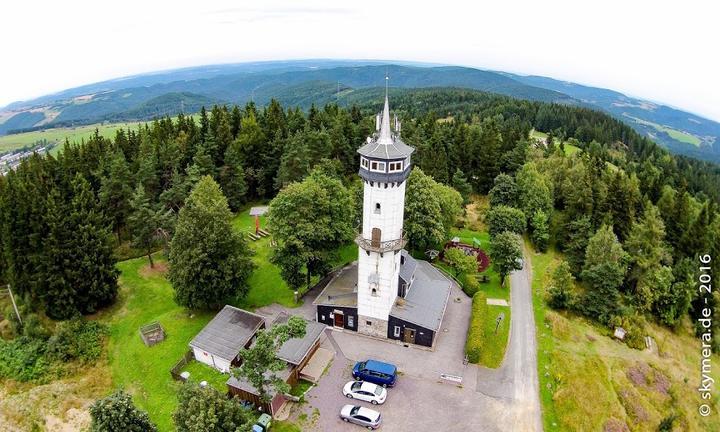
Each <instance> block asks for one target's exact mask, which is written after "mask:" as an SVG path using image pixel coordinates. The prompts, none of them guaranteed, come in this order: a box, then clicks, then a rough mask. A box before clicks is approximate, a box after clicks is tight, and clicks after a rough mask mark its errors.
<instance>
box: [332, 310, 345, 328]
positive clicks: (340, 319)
mask: <svg viewBox="0 0 720 432" xmlns="http://www.w3.org/2000/svg"><path fill="white" fill-rule="evenodd" d="M334 315H335V322H334V324H335V327H340V328H343V327H345V315H344V314H343V313H342V312H338V311H335V314H334Z"/></svg>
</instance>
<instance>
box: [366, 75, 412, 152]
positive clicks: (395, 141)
mask: <svg viewBox="0 0 720 432" xmlns="http://www.w3.org/2000/svg"><path fill="white" fill-rule="evenodd" d="M387 80H388V77H385V106H384V107H383V112H382V119H381V121H380V131H379V132H377V133H376V134H374V135H373V136H372V137H370V139H369V141H368V143H367V144H365V145H364V146H362V147H360V149H358V153H360V154H361V155H363V156H366V157H369V158H373V159H403V158H406V157H408V156H410V155H411V154H412V152H414V151H415V149H414V148H412V147H410V146H409V145H407V144H405V143H404V142H402V140H401V139H400V135H399V134H397V133H393V131H392V129H391V128H390V103H389V101H388V87H387Z"/></svg>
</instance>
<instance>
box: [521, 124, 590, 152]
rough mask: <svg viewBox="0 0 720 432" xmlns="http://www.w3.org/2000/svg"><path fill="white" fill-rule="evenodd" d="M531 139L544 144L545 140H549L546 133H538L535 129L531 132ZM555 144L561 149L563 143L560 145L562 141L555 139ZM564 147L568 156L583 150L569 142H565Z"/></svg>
mask: <svg viewBox="0 0 720 432" xmlns="http://www.w3.org/2000/svg"><path fill="white" fill-rule="evenodd" d="M530 138H535V139H538V140H543V142H544V141H545V140H547V134H546V133H545V132H540V131H536V130H535V129H533V130H532V131H530ZM553 142H554V143H555V145H556V146H557V147H560V144H561V143H560V139H559V138H558V137H555V138H553ZM564 147H565V155H566V156H572V155H574V154H575V153H577V152H579V151H580V150H581V148H580V147H578V146H575V145H572V144H570V143H569V142H567V141H565V145H564Z"/></svg>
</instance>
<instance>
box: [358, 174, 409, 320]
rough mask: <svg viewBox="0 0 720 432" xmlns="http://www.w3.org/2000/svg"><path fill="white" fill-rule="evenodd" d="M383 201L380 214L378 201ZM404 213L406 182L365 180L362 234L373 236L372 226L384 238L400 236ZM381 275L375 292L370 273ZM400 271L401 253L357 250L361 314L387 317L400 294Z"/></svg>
mask: <svg viewBox="0 0 720 432" xmlns="http://www.w3.org/2000/svg"><path fill="white" fill-rule="evenodd" d="M376 203H380V213H379V214H376V213H375V204H376ZM404 213H405V182H402V183H401V184H400V185H399V186H391V185H389V184H388V187H387V188H386V187H385V184H384V183H374V185H373V186H370V183H368V182H365V183H364V191H363V228H362V229H363V237H364V238H366V239H368V240H369V239H371V238H372V229H373V228H380V230H381V231H382V232H381V239H380V240H381V241H389V240H395V239H399V238H400V237H401V235H402V227H403V217H404ZM375 273H377V274H378V275H379V283H378V287H377V290H376V295H375V296H373V295H372V289H371V287H370V283H369V277H370V275H371V274H375ZM399 273H400V253H399V252H398V253H397V254H395V253H394V252H392V251H390V252H386V253H384V254H383V256H382V257H381V256H380V254H379V253H375V252H371V253H370V255H369V256H368V254H367V252H366V251H365V250H363V249H362V248H359V251H358V315H360V316H365V317H372V318H377V319H382V320H387V319H388V316H389V315H390V309H391V308H392V305H393V303H394V302H395V298H396V297H397V286H398V276H399Z"/></svg>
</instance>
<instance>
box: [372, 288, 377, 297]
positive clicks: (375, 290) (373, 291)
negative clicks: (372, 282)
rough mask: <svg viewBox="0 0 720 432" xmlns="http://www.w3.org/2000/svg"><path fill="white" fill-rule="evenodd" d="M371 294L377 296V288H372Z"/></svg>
mask: <svg viewBox="0 0 720 432" xmlns="http://www.w3.org/2000/svg"><path fill="white" fill-rule="evenodd" d="M372 295H373V297H377V289H375V288H373V289H372Z"/></svg>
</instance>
